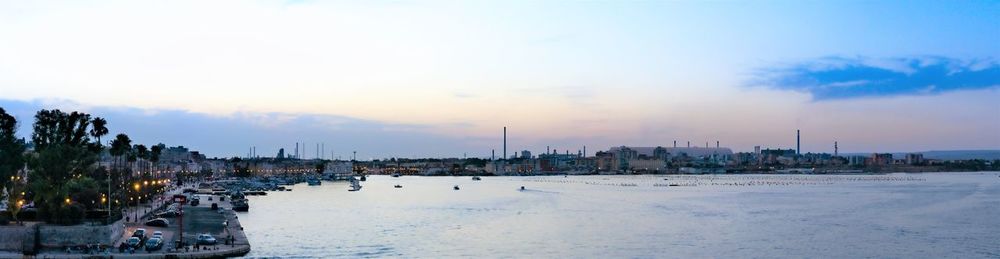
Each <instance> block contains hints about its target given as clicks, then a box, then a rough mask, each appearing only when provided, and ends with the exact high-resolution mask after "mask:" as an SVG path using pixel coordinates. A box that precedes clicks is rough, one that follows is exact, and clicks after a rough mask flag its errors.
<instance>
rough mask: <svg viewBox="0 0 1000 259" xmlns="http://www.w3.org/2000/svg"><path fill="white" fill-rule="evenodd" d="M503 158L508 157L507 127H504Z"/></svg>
mask: <svg viewBox="0 0 1000 259" xmlns="http://www.w3.org/2000/svg"><path fill="white" fill-rule="evenodd" d="M503 159H504V160H506V159H507V127H503Z"/></svg>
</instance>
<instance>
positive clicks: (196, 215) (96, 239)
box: [0, 188, 250, 259]
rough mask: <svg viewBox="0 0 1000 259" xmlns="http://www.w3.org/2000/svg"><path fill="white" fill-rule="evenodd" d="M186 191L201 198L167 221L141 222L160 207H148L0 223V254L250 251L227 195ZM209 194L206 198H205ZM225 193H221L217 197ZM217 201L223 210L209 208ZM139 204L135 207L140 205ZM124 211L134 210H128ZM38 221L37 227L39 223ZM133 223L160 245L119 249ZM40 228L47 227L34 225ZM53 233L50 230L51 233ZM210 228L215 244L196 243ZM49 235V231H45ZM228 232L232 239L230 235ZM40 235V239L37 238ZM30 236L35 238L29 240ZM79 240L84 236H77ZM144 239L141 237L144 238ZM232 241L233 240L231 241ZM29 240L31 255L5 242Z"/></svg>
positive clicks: (219, 254) (0, 258)
mask: <svg viewBox="0 0 1000 259" xmlns="http://www.w3.org/2000/svg"><path fill="white" fill-rule="evenodd" d="M179 190H180V188H178V189H176V190H175V191H172V192H168V193H167V194H166V195H164V196H165V197H170V196H172V195H173V194H177V193H179ZM190 197H192V198H193V197H198V198H199V199H200V201H201V202H200V204H199V205H198V206H191V205H190V200H189V202H188V204H186V205H184V206H183V216H182V217H173V218H166V219H167V220H168V221H169V224H168V226H167V227H153V226H146V225H144V222H145V221H147V220H149V219H152V218H154V217H155V216H154V215H155V214H154V213H155V212H159V211H160V209H162V208H163V207H165V206H161V207H160V209H150V210H149V211H144V213H143V212H139V213H140V214H141V215H142V216H141V217H140V219H139V220H137V221H136V220H131V221H130V222H129V221H128V220H126V219H122V220H119V221H118V222H115V223H112V224H107V225H98V226H91V225H76V226H49V225H45V224H42V223H36V222H29V223H26V224H25V225H21V226H17V225H11V226H0V235H3V236H5V237H3V238H2V240H0V241H2V242H6V243H7V244H6V245H5V246H4V248H7V249H3V250H0V259H7V258H11V259H13V258H150V259H154V258H226V257H239V256H243V255H246V254H247V253H249V252H250V243H249V241H248V240H247V237H246V235H245V234H244V232H243V226H242V224H240V221H239V214H238V213H237V212H235V211H233V210H232V204H231V203H230V200H231V199H229V197H228V195H209V194H191V195H190ZM209 197H211V200H208V199H209ZM222 197H225V198H223V199H220V198H222ZM213 203H214V204H216V205H217V206H218V208H221V209H222V211H221V212H220V211H219V210H213V209H212V208H211V206H212V204H213ZM142 209H143V208H140V209H139V210H142ZM128 213H135V211H134V210H130V211H129V212H128ZM181 221H183V239H184V240H185V241H186V243H187V244H188V245H187V246H185V247H184V248H180V249H175V248H174V245H175V242H176V241H177V240H179V239H180V238H181V235H180V232H178V231H179V229H180V228H179V227H180V224H181ZM40 227H41V228H40ZM49 228H51V229H61V231H62V232H53V231H50V230H47V229H49ZM138 228H143V229H145V230H146V236H147V237H149V236H151V235H152V233H153V232H154V231H159V232H162V233H163V240H164V242H163V248H161V249H159V250H155V251H148V252H147V251H146V250H145V249H142V248H139V249H134V250H132V251H129V250H128V249H125V250H120V249H119V246H120V245H121V244H122V243H123V242H125V241H126V240H127V239H128V238H129V237H131V236H132V233H134V231H135V230H136V229H138ZM39 229H46V230H42V231H39ZM53 233H55V234H53ZM66 233H75V234H74V236H76V238H74V239H66V238H63V237H65V236H69V235H66ZM200 234H210V235H212V236H213V237H215V238H216V241H217V242H216V244H215V245H195V244H196V240H197V237H198V235H200ZM47 236H48V237H47ZM230 238H231V239H230ZM37 239H41V240H37ZM32 240H34V241H32ZM81 240H83V241H81ZM144 241H145V240H144ZM230 241H232V242H230ZM31 242H34V243H35V244H38V245H37V246H38V247H37V248H35V250H34V252H35V254H34V255H31V254H30V253H29V252H25V251H31V250H28V249H23V250H22V251H12V249H10V247H18V248H20V247H19V246H24V244H27V243H31ZM91 243H96V244H101V245H106V246H107V249H104V250H103V251H88V252H84V251H80V250H79V249H70V248H69V247H74V246H79V245H85V244H91Z"/></svg>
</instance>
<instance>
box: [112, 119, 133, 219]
mask: <svg viewBox="0 0 1000 259" xmlns="http://www.w3.org/2000/svg"><path fill="white" fill-rule="evenodd" d="M131 149H132V140H131V139H129V138H128V135H125V134H118V135H117V136H115V139H114V140H112V141H111V149H110V150H109V152H110V153H111V155H112V156H114V157H115V160H114V161H115V162H114V165H113V166H112V167H113V168H114V170H113V172H118V180H119V183H121V186H119V187H123V188H128V187H127V186H124V182H125V181H124V180H125V176H124V175H125V174H124V173H123V172H122V170H121V168H119V167H120V165H121V164H122V163H120V161H121V160H122V157H123V156H125V155H126V154H128V153H129V151H130V150H131ZM109 189H110V188H109ZM110 192H111V191H110V190H109V191H108V204H111V194H110Z"/></svg>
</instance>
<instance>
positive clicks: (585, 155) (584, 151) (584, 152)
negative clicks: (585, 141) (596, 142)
mask: <svg viewBox="0 0 1000 259" xmlns="http://www.w3.org/2000/svg"><path fill="white" fill-rule="evenodd" d="M583 157H587V146H583Z"/></svg>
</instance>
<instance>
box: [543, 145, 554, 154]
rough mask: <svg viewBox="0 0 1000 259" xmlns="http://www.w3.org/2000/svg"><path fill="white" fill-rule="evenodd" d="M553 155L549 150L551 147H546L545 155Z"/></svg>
mask: <svg viewBox="0 0 1000 259" xmlns="http://www.w3.org/2000/svg"><path fill="white" fill-rule="evenodd" d="M551 153H552V150H551V149H549V146H545V154H546V155H548V154H551Z"/></svg>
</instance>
